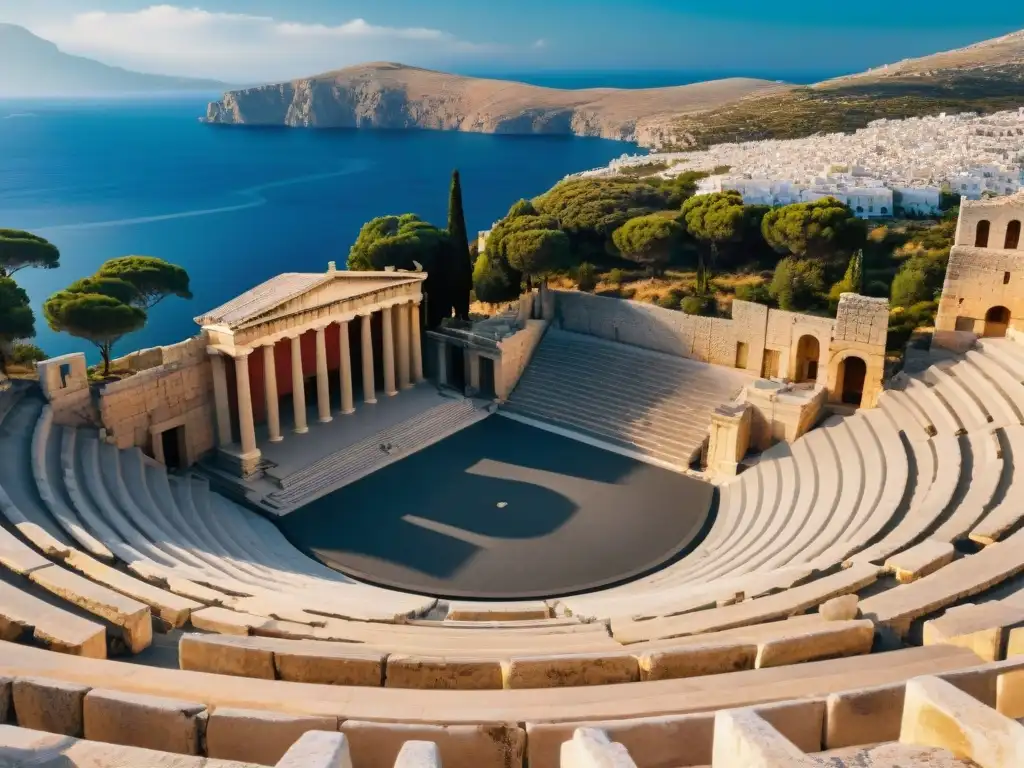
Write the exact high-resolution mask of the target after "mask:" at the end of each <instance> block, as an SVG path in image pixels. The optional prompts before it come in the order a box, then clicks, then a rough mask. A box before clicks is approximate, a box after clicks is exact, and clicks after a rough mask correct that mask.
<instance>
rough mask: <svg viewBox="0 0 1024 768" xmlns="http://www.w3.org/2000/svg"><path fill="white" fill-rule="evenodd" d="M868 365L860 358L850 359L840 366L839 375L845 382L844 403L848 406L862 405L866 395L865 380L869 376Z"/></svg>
mask: <svg viewBox="0 0 1024 768" xmlns="http://www.w3.org/2000/svg"><path fill="white" fill-rule="evenodd" d="M867 372H868V367H867V364H866V363H865V362H864V361H863V360H862V359H860V358H859V357H853V356H851V357H848V358H846V359H845V360H843V362H841V363H840V364H839V375H840V379H841V380H842V382H843V402H844V403H846V404H847V405H857V406H859V405H860V400H861V397H862V396H863V394H864V379H865V377H866V376H867Z"/></svg>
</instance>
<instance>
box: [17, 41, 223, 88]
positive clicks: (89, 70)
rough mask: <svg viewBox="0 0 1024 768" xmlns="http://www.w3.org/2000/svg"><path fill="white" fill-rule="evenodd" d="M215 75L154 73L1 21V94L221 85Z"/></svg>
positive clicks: (215, 86) (213, 86)
mask: <svg viewBox="0 0 1024 768" xmlns="http://www.w3.org/2000/svg"><path fill="white" fill-rule="evenodd" d="M226 87H227V86H226V85H225V84H224V83H220V82H217V81H215V80H199V79H194V78H187V77H172V76H166V75H151V74H144V73H142V72H132V71H130V70H127V69H122V68H121V67H112V66H109V65H107V64H103V63H101V62H98V61H95V60H93V59H88V58H84V57H82V56H72V55H70V54H67V53H64V52H63V51H61V50H60V49H59V48H58V47H57V46H56V45H54V44H53V43H52V42H50V41H49V40H44V39H43V38H41V37H39V36H38V35H35V34H33V33H32V32H31V31H29V30H27V29H25V28H24V27H20V26H18V25H16V24H3V23H0V96H7V97H10V96H20V97H37V96H83V95H104V94H106V95H111V94H139V93H161V92H163V93H166V92H169V91H221V90H224V89H225V88H226Z"/></svg>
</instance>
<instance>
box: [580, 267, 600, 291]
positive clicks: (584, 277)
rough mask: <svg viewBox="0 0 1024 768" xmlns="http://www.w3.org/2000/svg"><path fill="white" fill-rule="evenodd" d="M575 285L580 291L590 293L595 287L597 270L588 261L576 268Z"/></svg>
mask: <svg viewBox="0 0 1024 768" xmlns="http://www.w3.org/2000/svg"><path fill="white" fill-rule="evenodd" d="M576 284H577V285H578V286H579V289H580V290H581V291H592V290H594V289H595V288H596V287H597V269H596V268H595V267H594V265H593V264H591V263H590V262H588V261H584V262H583V263H582V264H580V265H579V266H578V267H577V268H576Z"/></svg>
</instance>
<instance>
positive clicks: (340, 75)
mask: <svg viewBox="0 0 1024 768" xmlns="http://www.w3.org/2000/svg"><path fill="white" fill-rule="evenodd" d="M786 87H787V86H784V85H780V84H778V83H773V82H769V81H766V80H755V79H747V78H732V79H728V80H716V81H712V82H707V83H697V84H694V85H685V86H677V87H673V88H651V89H642V90H619V89H613V88H596V89H587V90H575V91H571V90H558V89H553V88H540V87H537V86H533V85H526V84H523V83H514V82H509V81H505V80H487V79H480V78H472V77H462V76H460V75H450V74H446V73H443V72H434V71H431V70H426V69H417V68H415V67H407V66H403V65H401V64H392V63H375V64H364V65H361V66H358V67H351V68H348V69H342V70H338V71H336V72H329V73H326V74H323V75H318V76H316V77H311V78H307V79H303V80H295V81H292V82H289V83H278V84H274V85H265V86H261V87H258V88H248V89H245V90H239V91H229V92H228V93H226V94H224V97H223V98H222V99H221V100H220V101H215V102H213V103H211V104H210V106H209V108H208V110H207V114H206V121H207V122H209V123H217V124H228V125H242V124H244V125H286V126H295V127H316V128H390V129H415V128H427V129H435V130H451V131H473V132H478V133H517V134H526V133H548V134H575V135H577V136H600V137H603V138H607V139H619V140H627V141H638V142H639V143H641V144H645V145H656V144H657V143H658V141H659V138H658V137H659V136H660V135H661V132H662V128H663V126H664V125H666V124H667V123H668V121H669V120H670V119H671V118H673V117H677V116H679V115H683V114H688V113H693V112H702V111H705V110H708V109H713V108H715V107H718V106H721V105H723V104H727V103H731V102H735V101H737V100H739V99H742V98H744V97H746V96H749V95H751V94H757V93H765V92H769V91H772V90H780V89H784V88H786Z"/></svg>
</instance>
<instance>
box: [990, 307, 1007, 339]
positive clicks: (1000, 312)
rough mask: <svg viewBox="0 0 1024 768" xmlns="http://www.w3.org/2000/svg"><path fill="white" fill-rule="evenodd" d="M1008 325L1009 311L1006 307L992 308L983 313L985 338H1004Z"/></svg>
mask: <svg viewBox="0 0 1024 768" xmlns="http://www.w3.org/2000/svg"><path fill="white" fill-rule="evenodd" d="M1009 325H1010V310H1008V309H1007V308H1006V307H992V309H990V310H989V311H988V312H986V313H985V334H984V335H985V336H1005V335H1006V329H1007V327H1009Z"/></svg>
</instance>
